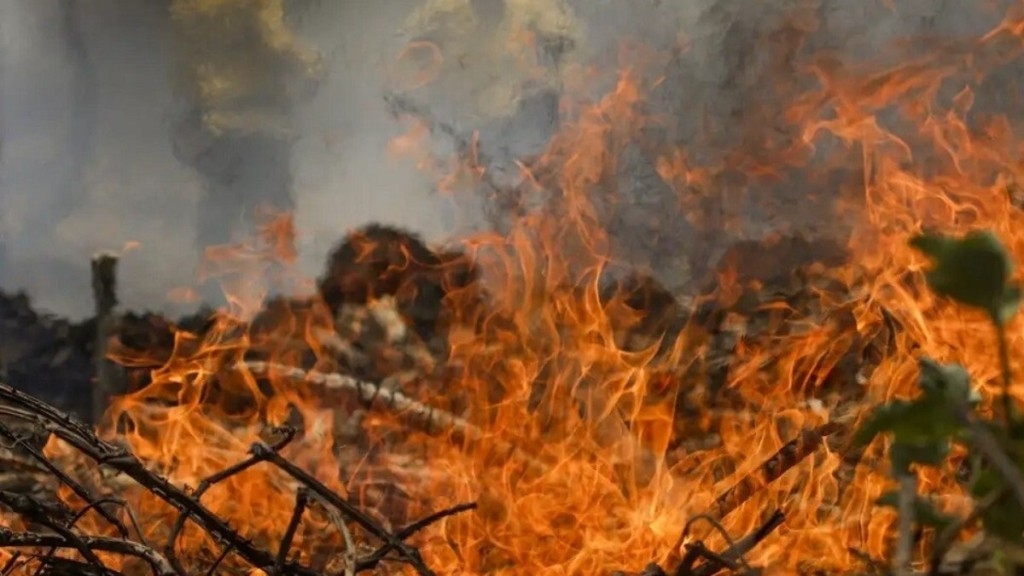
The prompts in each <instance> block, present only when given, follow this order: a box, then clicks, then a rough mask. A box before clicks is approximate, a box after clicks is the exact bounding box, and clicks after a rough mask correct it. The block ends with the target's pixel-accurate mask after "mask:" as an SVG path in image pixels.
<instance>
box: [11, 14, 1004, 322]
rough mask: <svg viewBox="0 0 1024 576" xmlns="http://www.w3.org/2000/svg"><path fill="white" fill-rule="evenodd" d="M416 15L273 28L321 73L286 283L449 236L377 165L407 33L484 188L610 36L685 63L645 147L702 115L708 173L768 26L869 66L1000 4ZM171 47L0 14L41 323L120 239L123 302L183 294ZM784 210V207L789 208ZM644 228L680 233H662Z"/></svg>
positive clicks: (157, 18) (19, 221)
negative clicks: (795, 24) (431, 47)
mask: <svg viewBox="0 0 1024 576" xmlns="http://www.w3.org/2000/svg"><path fill="white" fill-rule="evenodd" d="M433 3H434V4H435V5H437V6H443V5H445V4H447V5H449V7H453V8H452V10H451V11H450V13H449V14H450V15H451V18H450V20H451V21H445V20H444V19H443V18H442V19H440V20H438V19H434V20H431V21H429V22H428V21H426V20H424V19H422V18H421V19H420V20H417V21H415V22H414V21H413V20H410V14H411V13H412V11H413V10H414V9H415V8H417V7H422V6H423V5H425V4H431V3H424V2H416V1H414V0H389V1H387V2H380V1H378V2H370V1H346V2H312V3H307V4H309V5H308V6H306V7H305V8H304V9H303V10H302V11H301V12H300V13H299V15H298V20H297V21H296V22H295V26H296V28H297V29H298V30H299V31H300V33H301V35H302V36H303V38H304V40H306V41H307V42H308V44H309V45H310V46H311V47H312V48H314V49H316V50H318V51H320V52H321V53H322V54H323V56H324V62H325V73H326V74H325V76H324V78H323V81H322V82H321V84H320V85H319V86H318V88H317V90H316V91H315V93H314V94H313V97H312V99H310V100H308V101H303V102H302V103H300V104H298V105H296V107H295V109H294V110H293V113H292V118H291V122H292V128H293V130H294V133H295V134H296V135H297V138H296V140H295V141H294V143H293V145H292V150H291V165H290V174H289V178H290V181H291V186H292V192H291V194H292V201H293V202H294V206H295V214H296V223H297V225H298V230H299V233H300V237H299V244H300V260H301V262H300V269H301V271H302V272H304V273H306V274H309V275H314V274H316V273H317V271H318V270H319V268H320V265H321V261H322V259H323V256H324V254H325V252H326V251H327V250H328V249H329V247H330V246H331V244H333V243H334V242H336V241H337V240H338V239H339V238H340V237H341V236H342V235H343V234H344V232H345V231H346V230H347V229H349V228H351V227H354V226H358V225H360V224H363V223H365V222H368V221H383V222H388V223H394V224H399V225H403V226H407V227H409V228H412V229H414V230H416V231H419V232H421V233H423V234H424V235H425V236H427V237H428V238H431V239H440V238H443V237H444V236H446V235H447V234H449V233H450V232H451V231H452V222H451V218H450V216H451V215H450V214H449V212H448V210H447V209H446V208H445V207H444V205H443V203H442V202H441V201H440V200H439V199H438V198H437V197H436V196H434V195H433V194H432V182H431V181H430V178H429V177H427V176H426V175H424V174H422V173H420V172H418V171H417V170H416V168H415V167H414V166H412V165H411V164H410V163H408V162H405V163H403V162H401V161H398V160H395V159H393V158H391V157H389V155H388V153H387V144H388V142H389V141H390V140H391V139H392V138H393V137H394V136H395V135H397V134H399V133H401V132H402V131H403V130H404V129H405V128H406V126H403V125H400V124H399V123H397V122H396V121H395V120H394V118H393V117H392V115H391V114H390V112H389V109H388V107H387V104H386V103H385V101H384V99H383V95H384V94H385V93H386V92H387V91H388V90H389V89H391V88H393V86H392V84H393V81H394V79H393V78H391V77H390V76H389V75H388V71H389V70H390V69H392V68H393V66H392V62H393V61H394V58H395V56H396V55H397V54H398V52H399V51H400V50H401V49H402V47H403V45H404V44H405V42H407V41H409V40H410V39H416V38H422V39H428V40H432V41H434V42H436V43H438V44H440V45H442V46H443V47H444V52H445V57H446V60H445V62H446V63H447V64H448V65H449V67H448V68H446V71H445V72H444V73H443V74H442V75H441V76H440V77H439V79H438V80H437V81H436V82H435V83H434V84H433V85H431V86H429V87H428V88H426V89H424V90H419V91H417V95H416V103H417V104H418V105H420V106H422V107H425V108H426V109H427V110H429V111H430V112H431V113H432V114H434V115H435V116H436V117H437V118H438V119H439V120H440V121H442V122H444V123H445V124H446V125H447V126H449V127H452V128H453V129H454V130H455V131H456V132H458V133H460V134H464V135H466V134H469V133H471V132H472V131H473V130H479V131H480V135H481V140H482V141H481V150H482V152H484V153H486V154H487V156H488V157H489V158H490V161H491V165H490V166H489V167H490V168H491V169H492V172H493V173H494V175H495V177H497V178H501V177H505V178H514V177H515V169H514V160H515V159H516V158H517V157H519V156H522V155H529V154H533V153H536V152H538V151H539V150H540V148H541V147H542V146H543V143H544V142H545V141H546V138H547V137H548V136H549V135H550V133H551V132H552V131H553V130H554V129H555V128H556V127H557V123H558V121H559V120H558V114H557V105H556V104H557V98H558V96H559V95H560V93H559V86H560V84H559V82H560V79H559V78H558V74H560V73H561V72H562V71H563V70H564V69H566V67H567V66H569V65H570V64H572V63H586V64H595V65H597V66H598V67H600V68H603V69H606V70H607V69H612V68H614V67H615V66H616V65H617V64H616V62H617V60H616V57H617V50H618V45H619V41H620V40H622V39H626V38H631V39H635V40H640V41H643V42H646V43H647V44H650V45H653V46H655V47H660V48H662V49H663V50H665V51H670V50H671V49H672V48H673V47H674V46H677V45H679V44H680V40H681V39H685V40H686V41H687V43H688V45H689V49H688V50H687V51H685V52H684V53H680V54H679V55H677V56H676V57H674V58H672V59H671V61H670V62H669V64H668V65H667V66H668V67H667V69H666V71H665V78H666V80H665V82H664V83H663V84H662V86H661V88H660V89H659V91H658V92H657V93H656V94H653V95H652V105H653V106H654V107H655V108H656V111H658V112H661V113H663V114H665V115H668V116H670V117H673V118H675V119H676V121H675V122H674V124H673V126H672V127H671V130H669V132H670V133H669V134H668V135H667V136H666V137H667V138H668V139H669V140H670V141H674V142H679V143H691V142H694V141H696V140H697V138H698V132H699V131H700V130H701V127H702V125H703V124H702V122H705V119H706V118H707V117H708V116H710V117H711V118H712V121H713V122H714V125H715V126H716V128H717V129H716V131H715V137H714V138H713V139H711V140H708V141H705V142H703V144H702V145H701V148H700V149H699V150H698V152H700V154H701V155H702V158H703V159H705V160H707V161H708V162H709V163H712V162H714V161H715V160H716V159H718V158H717V157H716V155H721V154H723V153H724V152H723V151H724V150H726V149H728V148H730V147H731V146H734V145H736V144H737V143H738V142H740V141H741V140H742V139H743V138H744V137H745V135H746V134H745V133H744V132H743V131H742V130H740V127H749V126H750V125H751V124H752V123H756V122H752V118H751V116H752V115H756V113H757V108H752V107H751V106H750V102H752V101H757V100H758V99H759V98H762V97H763V94H762V92H763V87H764V85H765V82H766V81H767V80H768V79H769V78H768V76H767V75H769V74H774V75H779V74H785V72H786V70H785V69H784V68H780V66H783V65H784V64H785V61H782V64H780V62H779V61H771V60H770V59H768V58H767V56H766V52H767V51H766V50H765V49H764V48H765V46H766V45H769V44H771V43H777V42H779V41H780V40H779V38H780V37H779V35H778V32H779V30H780V29H785V27H784V24H785V22H787V21H788V20H789V16H790V14H791V13H793V12H794V11H796V12H802V13H805V14H808V15H812V16H813V17H814V18H815V19H816V21H817V30H816V31H814V32H813V33H809V34H808V38H807V39H806V43H805V45H804V48H803V49H804V50H807V49H808V46H810V47H811V48H813V49H830V50H833V51H836V52H837V53H838V54H839V55H840V56H842V57H844V58H853V59H856V58H862V57H868V56H875V55H879V54H880V53H882V52H883V50H884V48H885V46H886V45H887V44H888V43H890V42H892V41H894V40H897V39H900V38H902V37H909V36H914V35H922V34H932V35H939V36H946V37H950V36H958V35H962V36H970V35H978V34H980V33H982V32H984V31H985V30H987V29H989V28H991V27H992V26H993V25H994V24H995V23H996V22H997V21H998V20H999V18H1000V17H1001V15H1002V11H1003V10H1004V9H1005V7H1006V6H1007V5H1009V4H1010V1H1009V0H1004V1H1001V2H994V3H993V4H998V5H999V6H996V7H995V8H994V9H993V10H991V11H988V10H982V9H980V8H979V7H978V6H977V5H976V4H975V3H964V2H953V1H949V0H941V1H939V0H896V1H894V2H891V3H886V2H883V1H882V0H867V1H863V2H848V1H846V0H824V1H823V2H808V1H805V0H787V1H782V2H770V3H769V2H750V1H749V0H700V1H698V2H688V1H681V0H679V1H672V2H670V1H668V0H662V1H658V0H636V1H631V2H607V1H606V2H594V1H584V0H575V1H569V0H565V1H561V0H515V1H513V0H508V1H507V2H504V3H503V2H500V1H498V0H463V1H461V2H460V1H457V0H435V1H434V2H433ZM888 4H892V7H890V6H889V5H888ZM286 5H287V4H286ZM466 7H469V8H470V9H471V11H472V12H473V13H474V14H475V15H476V18H477V23H478V25H477V28H475V29H473V30H474V31H471V32H465V31H464V30H463V31H462V32H459V31H460V30H462V29H461V28H460V27H459V22H458V21H457V20H458V17H459V15H460V14H463V13H464V12H465V8H466ZM538 7H539V8H538ZM555 8H558V9H560V10H562V12H559V11H557V10H555ZM460 10H461V11H460ZM531 10H533V12H531ZM513 11H514V12H515V13H516V14H534V15H535V16H536V14H538V13H540V12H543V13H544V14H547V15H549V16H550V15H551V14H555V16H550V17H549V19H548V20H544V19H543V18H542V19H541V21H539V23H538V21H537V19H536V18H535V19H534V20H530V19H529V18H527V21H528V22H529V23H531V24H533V25H537V26H541V27H542V28H543V27H546V28H545V30H547V31H548V32H549V34H548V36H547V37H546V38H548V40H551V44H550V45H544V46H540V47H539V48H538V49H539V50H540V51H541V52H543V54H542V57H541V58H540V60H541V63H542V64H543V65H544V66H546V67H547V68H548V69H549V70H552V71H553V75H554V78H553V79H551V81H550V82H549V83H547V84H545V83H543V82H541V83H540V84H539V85H538V83H537V81H536V79H531V80H529V81H526V80H523V81H522V83H521V84H520V83H519V79H517V78H516V77H514V74H513V72H512V68H511V67H509V66H508V62H507V61H502V60H500V58H501V56H500V55H499V52H500V51H499V48H501V47H500V46H498V47H494V46H491V47H490V48H488V46H489V44H488V42H491V43H492V44H493V41H494V34H493V28H488V26H496V25H497V24H498V23H499V22H500V21H501V19H502V18H503V17H504V16H507V15H508V14H509V13H511V12H513ZM538 11H539V12H538ZM563 12H564V13H563ZM545 17H546V18H548V16H545ZM567 19H568V20H572V26H571V27H568V24H567V23H566V21H567ZM427 20H429V19H427ZM417 26H419V27H418V28H417ZM560 26H567V28H566V30H568V29H569V28H572V30H573V31H574V33H575V34H576V35H575V36H573V34H572V33H569V32H565V34H564V36H565V37H564V38H563V37H562V36H563V30H562V29H561V28H559V27H560ZM452 30H455V32H453V31H452ZM787 30H788V29H787ZM460 34H461V35H460ZM542 36H543V35H542ZM174 50H175V47H174V45H173V37H172V35H171V31H170V25H169V16H168V13H167V5H166V3H164V2H125V1H123V0H93V1H92V2H88V3H82V2H76V1H75V0H3V1H0V287H2V288H4V289H7V290H12V289H24V290H26V291H27V292H28V293H29V294H30V295H31V296H32V297H33V298H34V300H35V301H36V302H37V303H38V304H39V305H41V306H43V307H45V308H47V309H50V310H52V311H54V312H57V313H62V314H69V315H72V316H76V317H81V316H84V315H87V314H88V313H89V312H90V309H91V296H90V293H89V280H88V270H89V266H88V262H89V257H90V255H91V254H92V253H94V252H95V251H97V250H103V249H114V250H116V249H119V248H121V247H122V246H124V245H125V244H126V243H128V242H138V243H139V244H140V247H139V248H138V249H135V250H133V251H130V252H128V253H126V254H125V256H124V258H123V261H122V267H121V274H120V276H121V281H120V295H121V299H122V302H123V304H124V305H126V306H128V307H133V308H158V309H159V308H163V309H172V308H173V306H172V305H171V304H169V303H168V301H167V298H166V294H167V292H168V291H169V290H170V289H172V288H175V287H178V286H182V285H189V284H191V283H192V279H193V273H194V270H195V266H196V264H197V256H198V254H199V251H200V248H201V246H200V245H199V244H200V238H202V237H204V233H203V231H202V230H201V227H202V226H209V224H203V222H207V223H208V222H209V221H210V218H209V213H208V211H207V209H206V208H202V209H201V208H200V206H202V205H203V203H202V202H201V200H202V198H203V194H204V193H205V191H204V187H203V182H202V178H201V177H200V175H199V174H197V173H196V171H195V170H194V169H193V167H190V166H186V165H184V164H183V163H182V162H181V161H180V159H179V158H178V157H176V155H175V151H174V149H173V145H174V137H173V134H172V132H173V130H174V127H175V120H174V119H173V118H172V117H171V116H172V112H173V111H174V110H176V109H177V108H178V105H179V104H180V102H177V101H176V100H175V97H174V93H173V90H172V87H171V84H170V82H171V78H170V76H171V67H172V62H173V58H174V54H175V52H174ZM892 54H893V58H894V59H895V58H900V57H904V56H905V55H901V54H900V53H899V52H892ZM453 62H457V63H458V66H451V64H452V63H453ZM774 79H776V80H777V78H774ZM1005 88H1006V86H1005V85H1004V86H1003V88H1002V89H1005ZM981 99H982V100H984V97H982V98H981ZM753 120H756V118H753ZM435 140H436V144H437V145H438V146H439V147H440V146H442V145H447V146H449V147H454V148H457V147H458V142H457V141H456V140H457V138H456V139H454V140H453V139H452V138H451V137H450V135H449V136H445V135H443V134H441V135H435ZM445 140H448V141H447V142H446V141H445ZM630 155H631V157H634V158H636V159H635V163H636V164H637V165H638V166H639V168H638V169H637V170H638V172H637V173H635V174H634V173H631V172H628V171H627V172H626V173H625V174H624V175H623V177H624V179H625V181H627V182H641V183H642V182H650V181H652V180H656V179H655V178H652V173H651V171H650V160H651V159H650V158H647V159H646V160H645V159H644V158H643V155H642V154H641V153H640V152H639V151H638V150H631V151H630ZM245 161H246V160H245V159H244V158H243V159H242V162H245ZM249 161H251V162H260V161H261V159H260V158H251V159H249ZM645 161H646V163H647V165H646V166H645V165H644V164H645ZM631 162H633V161H631ZM256 168H258V167H256ZM253 173H258V171H253ZM726 184H729V183H728V182H726ZM729 185H731V184H729ZM653 186H655V185H654V184H651V185H650V186H647V185H645V186H641V187H640V188H643V189H642V190H640V191H638V192H636V194H639V195H643V194H650V193H651V190H650V188H651V187H653ZM624 189H625V188H624ZM656 192H657V194H654V196H658V195H659V194H660V195H661V197H660V199H655V200H654V201H652V204H650V207H652V208H651V209H652V210H654V211H661V212H664V206H662V204H663V203H664V202H665V199H664V197H663V196H664V194H667V192H666V191H656ZM624 193H630V194H632V193H633V192H628V191H627V192H624ZM779 194H780V197H781V198H783V199H785V193H784V192H779ZM255 200H256V199H255V198H226V199H224V202H226V203H230V204H231V206H229V208H232V209H233V210H235V212H232V211H231V210H227V211H226V212H225V213H228V214H231V213H236V212H237V213H243V214H244V213H247V212H248V210H249V209H251V208H252V207H251V206H249V204H250V203H254V202H255ZM788 201H790V202H792V203H794V204H796V205H800V204H801V202H800V199H799V196H798V197H797V198H795V199H793V198H790V200H788ZM238 204H241V206H238ZM783 204H784V205H785V202H783ZM730 209H737V210H740V211H741V212H743V213H744V214H749V215H751V218H753V219H756V220H758V221H759V222H760V223H764V222H770V221H771V220H772V218H773V215H772V214H763V213H761V212H758V210H759V208H757V207H754V206H746V205H743V206H740V207H739V208H735V207H734V208H730ZM201 210H202V211H203V213H202V214H201V213H200V211H201ZM780 210H781V211H787V209H786V208H785V207H783V208H781V209H780ZM807 219H808V221H809V223H808V225H810V224H811V223H813V222H810V221H815V220H820V214H815V213H813V211H812V213H811V214H810V215H809V216H808V218H807ZM481 220H483V217H481ZM640 221H643V222H646V223H647V224H644V225H641V224H637V223H634V222H632V221H630V220H629V219H628V218H626V219H625V220H624V221H622V222H619V223H618V224H617V226H619V228H620V229H619V232H620V233H621V234H622V235H623V236H624V237H627V238H633V237H643V238H649V237H651V236H652V235H654V236H658V237H659V238H660V237H661V236H665V237H667V236H670V235H667V234H661V233H660V232H659V229H654V230H652V229H649V228H645V227H644V226H650V220H649V219H643V218H641V219H638V220H637V222H640ZM234 224H235V223H226V224H225V225H226V226H233V225H234ZM656 226H657V227H661V228H668V227H672V226H676V227H677V228H680V229H682V228H685V226H684V225H682V224H678V223H677V222H673V221H668V222H661V223H658V224H656ZM796 226H798V227H799V226H801V224H800V223H797V224H796ZM769 227H770V226H769ZM762 228H764V226H761V227H758V228H757V230H753V228H752V230H751V232H750V234H752V235H756V234H759V233H761V232H763V230H762ZM659 242H661V243H660V244H657V245H651V246H647V245H645V246H644V249H645V250H653V251H672V250H675V249H677V248H678V247H679V246H681V245H684V244H686V245H691V246H692V244H693V243H694V242H698V243H705V244H708V245H711V244H714V243H716V242H718V243H721V242H720V239H715V238H710V237H708V236H707V235H706V234H705V235H703V236H702V235H701V234H698V233H697V232H694V231H687V230H685V229H684V230H682V232H679V235H678V237H676V238H674V239H667V240H664V241H661V240H659ZM627 252H628V250H627ZM702 257H710V256H708V255H707V254H704V255H703V256H702Z"/></svg>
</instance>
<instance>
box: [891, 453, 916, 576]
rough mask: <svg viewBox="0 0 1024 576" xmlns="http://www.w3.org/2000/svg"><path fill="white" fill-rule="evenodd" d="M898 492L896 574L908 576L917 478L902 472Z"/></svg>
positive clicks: (909, 572) (912, 544)
mask: <svg viewBox="0 0 1024 576" xmlns="http://www.w3.org/2000/svg"><path fill="white" fill-rule="evenodd" d="M897 478H898V479H899V484H900V491H899V501H898V505H899V535H898V540H897V542H896V557H895V564H896V574H898V575H899V576H908V575H910V574H912V573H913V571H912V570H911V568H910V560H911V554H912V553H913V550H912V549H913V546H914V500H915V499H916V497H917V477H915V476H914V475H913V474H912V473H909V472H903V473H901V474H900V475H899V476H898V477H897Z"/></svg>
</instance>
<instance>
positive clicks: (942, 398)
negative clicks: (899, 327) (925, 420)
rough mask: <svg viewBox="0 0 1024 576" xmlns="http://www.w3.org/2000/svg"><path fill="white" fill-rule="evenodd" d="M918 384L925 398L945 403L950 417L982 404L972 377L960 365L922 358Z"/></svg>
mask: <svg viewBox="0 0 1024 576" xmlns="http://www.w3.org/2000/svg"><path fill="white" fill-rule="evenodd" d="M917 383H918V386H920V388H921V390H922V392H924V397H926V398H929V399H931V400H934V401H936V402H941V403H944V404H945V405H946V406H947V407H948V409H949V414H950V415H959V414H962V413H964V412H966V411H969V410H970V409H972V408H974V407H975V406H977V405H978V403H979V402H981V395H980V394H978V391H977V390H975V389H974V388H973V387H972V386H971V375H970V373H968V372H967V369H966V368H964V367H963V366H961V365H960V364H939V363H938V362H936V361H935V360H932V359H931V358H928V357H927V356H925V357H922V358H921V359H920V360H918V376H917Z"/></svg>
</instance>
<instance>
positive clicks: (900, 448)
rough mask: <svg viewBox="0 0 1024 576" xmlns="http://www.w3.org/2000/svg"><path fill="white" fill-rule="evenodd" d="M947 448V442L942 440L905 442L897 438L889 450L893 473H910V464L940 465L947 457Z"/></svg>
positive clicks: (948, 445)
mask: <svg viewBox="0 0 1024 576" xmlns="http://www.w3.org/2000/svg"><path fill="white" fill-rule="evenodd" d="M949 447H950V442H949V440H947V439H944V438H936V439H934V440H931V441H928V440H924V441H917V442H906V441H901V440H899V437H898V436H897V440H896V442H894V443H893V445H892V448H890V449H889V459H890V460H891V461H892V467H893V471H894V472H896V473H898V474H899V473H906V472H909V471H910V466H911V465H912V464H924V465H926V466H939V465H941V464H942V463H943V462H944V461H945V460H946V457H947V456H949Z"/></svg>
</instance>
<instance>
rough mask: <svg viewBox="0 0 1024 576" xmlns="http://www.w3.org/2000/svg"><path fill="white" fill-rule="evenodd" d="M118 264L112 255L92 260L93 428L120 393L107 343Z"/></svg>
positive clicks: (112, 323)
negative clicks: (93, 327)
mask: <svg viewBox="0 0 1024 576" xmlns="http://www.w3.org/2000/svg"><path fill="white" fill-rule="evenodd" d="M117 261H118V257H117V256H116V255H114V254H110V253H100V254H96V255H95V256H93V257H92V295H93V301H94V302H95V305H96V349H95V351H94V356H93V362H94V364H95V368H96V381H95V382H94V383H93V388H92V417H93V424H98V423H99V422H100V419H101V418H102V416H103V413H104V412H105V411H106V409H107V406H108V405H109V404H110V398H111V397H112V396H113V395H114V394H116V393H117V392H118V388H119V384H120V378H119V369H118V367H117V366H116V365H115V364H114V363H113V362H111V361H110V360H108V359H107V343H108V342H109V340H110V338H111V336H113V333H114V327H115V326H116V323H117V316H116V314H115V311H114V309H115V307H116V306H117Z"/></svg>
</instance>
